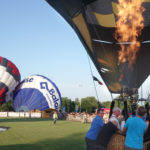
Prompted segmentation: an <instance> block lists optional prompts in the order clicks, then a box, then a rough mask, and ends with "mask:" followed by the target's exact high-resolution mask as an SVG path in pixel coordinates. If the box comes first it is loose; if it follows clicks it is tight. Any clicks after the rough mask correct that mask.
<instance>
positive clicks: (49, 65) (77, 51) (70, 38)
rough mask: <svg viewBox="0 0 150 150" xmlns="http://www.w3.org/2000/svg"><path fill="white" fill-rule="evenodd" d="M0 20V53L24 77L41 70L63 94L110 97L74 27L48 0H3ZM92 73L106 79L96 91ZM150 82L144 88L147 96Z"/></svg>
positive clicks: (104, 99)
mask: <svg viewBox="0 0 150 150" xmlns="http://www.w3.org/2000/svg"><path fill="white" fill-rule="evenodd" d="M0 20H1V21H0V52H1V54H0V55H1V56H2V57H5V58H7V59H9V60H11V61H12V62H13V63H14V64H15V65H16V66H17V67H18V69H19V71H20V74H21V79H22V80H23V79H24V78H26V77H28V76H29V75H33V74H40V75H44V76H46V77H47V78H49V79H51V80H52V81H53V82H54V83H55V84H56V85H57V87H58V88H59V90H60V93H61V95H62V97H68V98H70V99H72V100H74V99H75V98H79V99H81V98H84V97H87V96H94V97H96V98H97V96H96V91H97V93H98V98H99V100H100V101H106V100H111V96H110V93H109V91H108V89H107V87H106V86H105V84H104V82H103V80H102V79H101V77H100V75H99V74H98V72H97V70H96V68H95V66H94V65H93V62H92V61H91V60H90V59H89V57H88V55H87V53H86V50H85V48H84V47H83V45H82V43H81V42H80V40H79V38H78V37H77V35H76V33H75V31H74V30H73V29H72V28H71V27H70V25H69V24H68V23H67V22H66V21H65V20H64V19H63V18H62V17H61V16H60V15H59V14H58V13H57V12H56V11H55V10H54V9H53V8H52V7H51V6H50V5H49V4H48V3H47V2H46V1H44V0H1V1H0ZM88 59H89V60H90V61H89V60H88ZM89 62H90V65H91V68H92V73H91V70H90V65H89ZM91 74H93V75H94V76H96V77H97V78H98V79H99V80H100V81H102V82H103V86H100V85H99V84H98V83H97V82H94V83H95V86H96V91H95V88H94V84H93V80H92V75H91ZM149 83H150V80H149V79H148V80H147V81H146V82H145V83H144V85H143V88H142V89H143V90H142V91H143V97H145V98H146V97H147V96H148V92H149V89H150V85H149ZM139 93H141V90H139Z"/></svg>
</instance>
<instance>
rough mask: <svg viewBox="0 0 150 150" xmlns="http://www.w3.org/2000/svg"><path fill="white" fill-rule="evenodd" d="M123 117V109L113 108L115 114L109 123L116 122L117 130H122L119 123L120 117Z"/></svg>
mask: <svg viewBox="0 0 150 150" xmlns="http://www.w3.org/2000/svg"><path fill="white" fill-rule="evenodd" d="M120 115H121V109H120V108H118V107H114V108H113V114H112V115H111V117H110V119H109V121H111V122H114V123H115V124H116V125H117V128H118V129H119V130H120V129H121V126H120V123H119V119H118V118H119V116H120Z"/></svg>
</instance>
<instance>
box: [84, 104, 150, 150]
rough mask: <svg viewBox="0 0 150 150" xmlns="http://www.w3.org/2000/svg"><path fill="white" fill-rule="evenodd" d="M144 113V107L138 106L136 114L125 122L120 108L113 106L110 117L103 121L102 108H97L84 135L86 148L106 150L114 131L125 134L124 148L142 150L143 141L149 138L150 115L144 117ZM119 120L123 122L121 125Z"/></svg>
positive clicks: (126, 149) (89, 149) (149, 149)
mask: <svg viewBox="0 0 150 150" xmlns="http://www.w3.org/2000/svg"><path fill="white" fill-rule="evenodd" d="M149 110H150V109H149ZM146 114H147V113H146V109H145V107H143V106H140V107H139V108H138V109H137V112H136V115H135V116H130V117H129V118H128V119H127V120H126V122H125V120H123V115H122V111H121V109H120V108H118V107H114V108H113V111H112V115H111V117H110V118H109V120H108V122H107V123H105V122H104V121H103V117H104V110H103V108H101V109H98V110H97V115H96V117H95V118H94V119H93V121H92V123H91V127H90V129H89V130H88V132H87V134H86V136H85V141H86V147H87V150H107V146H108V143H109V141H110V139H111V137H112V135H113V134H115V133H116V132H118V133H120V134H123V135H125V143H124V144H125V150H142V149H143V142H145V141H148V140H150V133H149V132H150V127H149V121H150V116H149V115H148V114H147V117H145V116H146ZM122 120H123V121H122ZM121 121H122V122H124V125H123V126H122V127H121ZM148 130H149V131H148ZM148 150H150V147H148Z"/></svg>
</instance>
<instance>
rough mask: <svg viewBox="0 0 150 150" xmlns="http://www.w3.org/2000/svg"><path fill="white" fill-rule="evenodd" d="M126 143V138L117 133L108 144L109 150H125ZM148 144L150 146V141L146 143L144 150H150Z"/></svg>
mask: <svg viewBox="0 0 150 150" xmlns="http://www.w3.org/2000/svg"><path fill="white" fill-rule="evenodd" d="M124 142H125V136H124V135H121V134H119V133H115V134H114V135H113V136H112V138H111V140H110V142H109V144H108V147H107V150H124V149H125V147H124ZM148 144H150V141H147V142H145V143H144V145H143V150H148V148H147V146H148Z"/></svg>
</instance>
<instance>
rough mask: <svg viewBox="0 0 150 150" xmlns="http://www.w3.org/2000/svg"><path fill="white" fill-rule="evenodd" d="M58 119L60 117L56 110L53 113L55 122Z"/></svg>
mask: <svg viewBox="0 0 150 150" xmlns="http://www.w3.org/2000/svg"><path fill="white" fill-rule="evenodd" d="M57 119H58V116H57V111H54V113H53V120H54V124H56V120H57Z"/></svg>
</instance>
